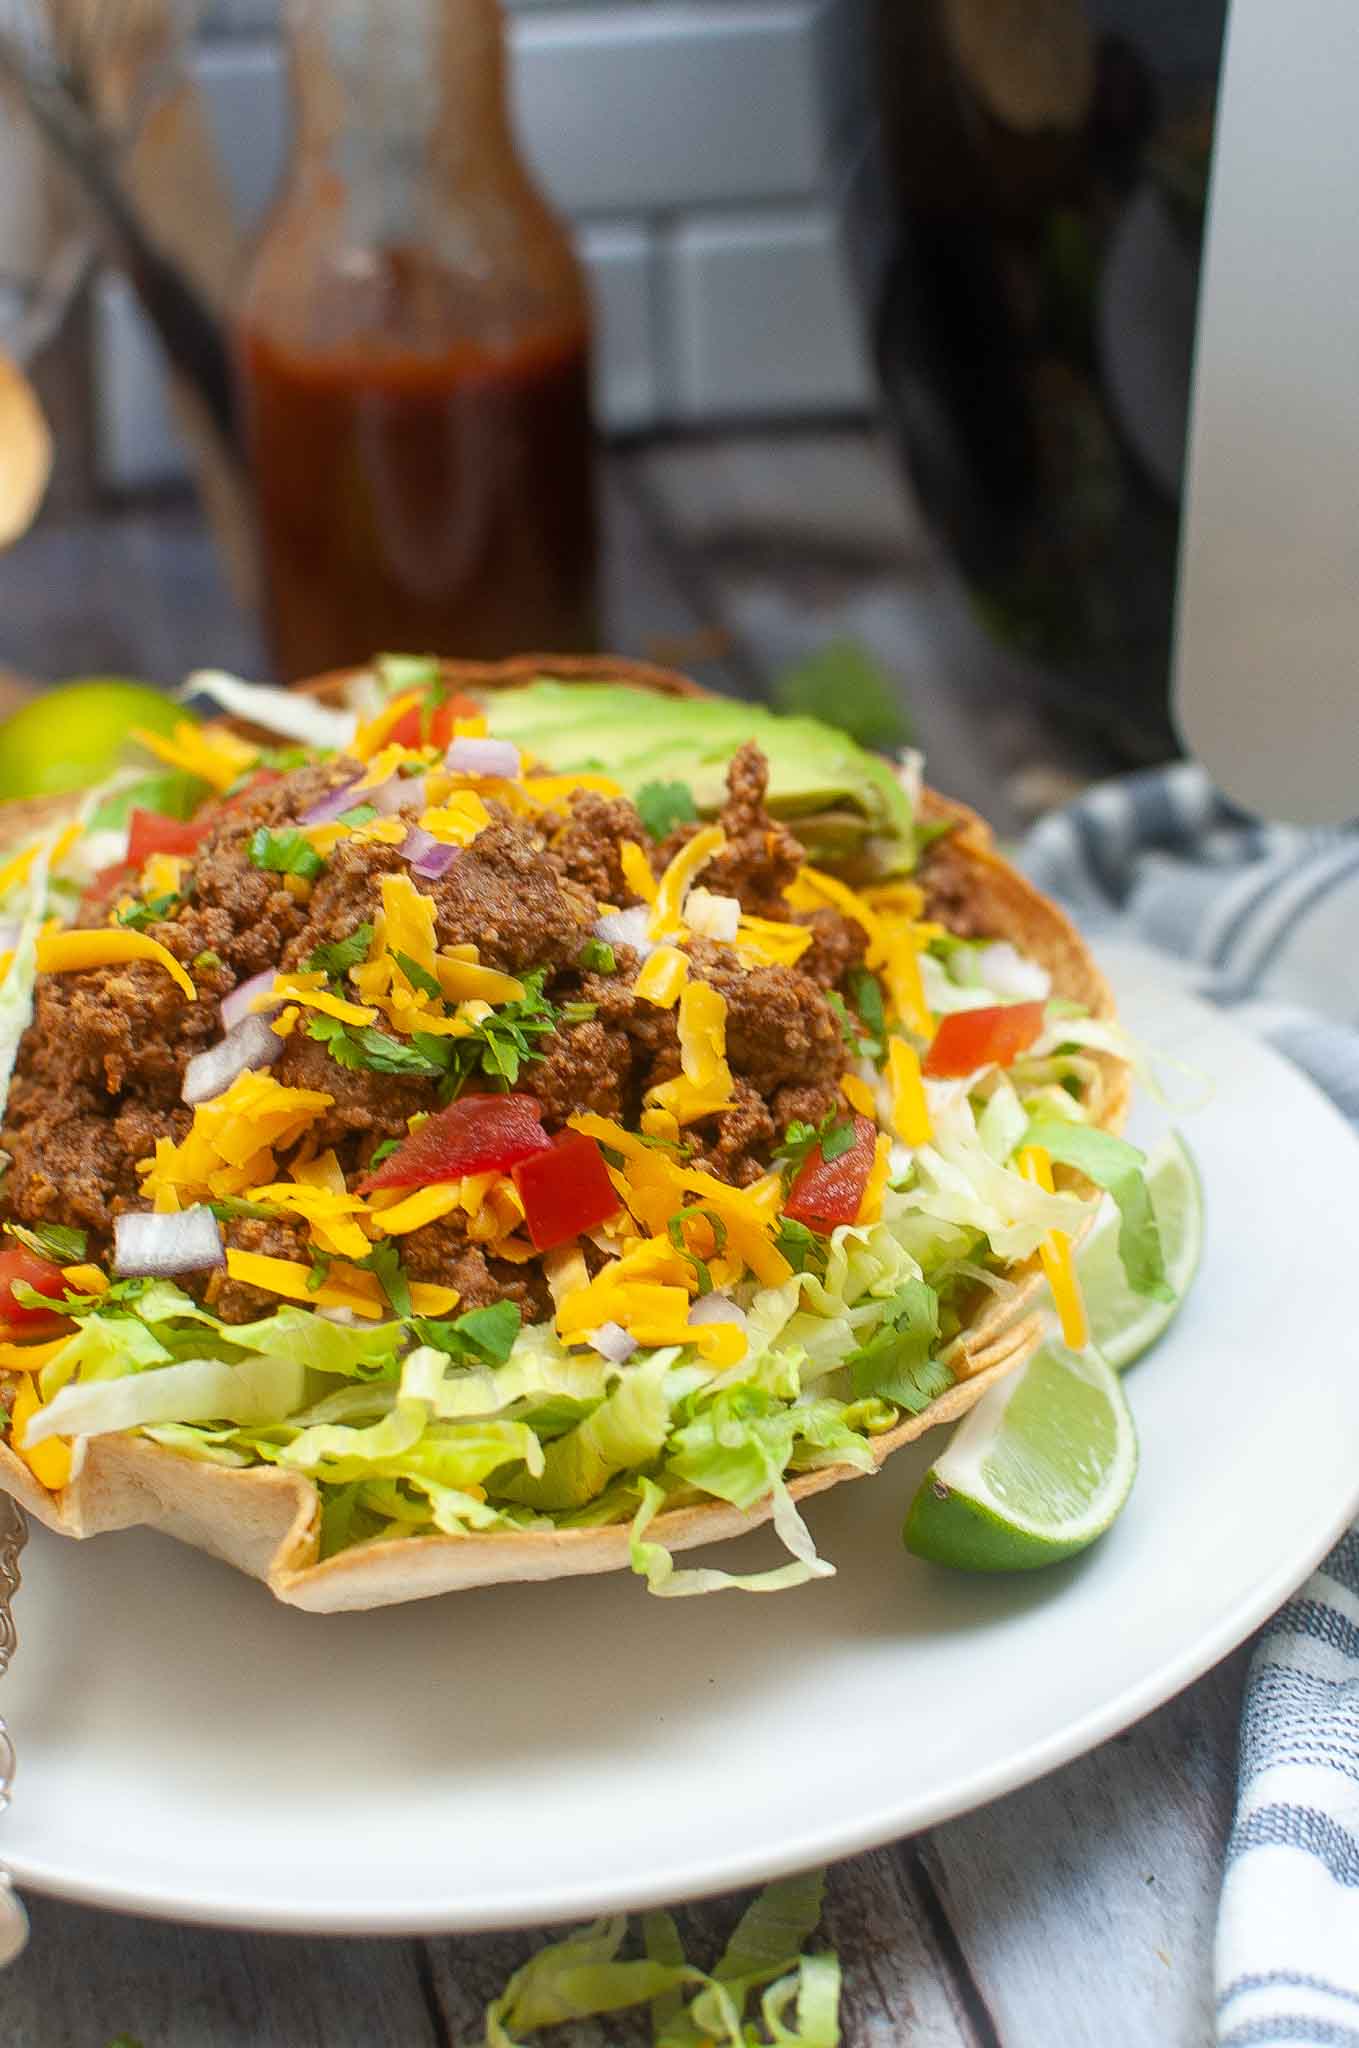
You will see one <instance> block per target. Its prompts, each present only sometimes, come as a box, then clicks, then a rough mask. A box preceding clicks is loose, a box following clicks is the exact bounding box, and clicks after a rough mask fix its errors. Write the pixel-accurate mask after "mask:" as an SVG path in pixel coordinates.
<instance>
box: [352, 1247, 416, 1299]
mask: <svg viewBox="0 0 1359 2048" xmlns="http://www.w3.org/2000/svg"><path fill="white" fill-rule="evenodd" d="M358 1263H359V1265H360V1266H362V1267H363V1268H364V1269H365V1271H367V1272H369V1273H376V1275H377V1279H378V1285H379V1286H380V1287H381V1289H382V1291H383V1293H384V1294H385V1295H386V1297H387V1300H388V1301H389V1302H390V1304H391V1306H392V1308H393V1310H394V1311H395V1313H396V1314H397V1315H399V1316H409V1315H410V1313H411V1286H410V1281H409V1280H408V1279H407V1278H406V1269H405V1267H404V1266H403V1265H402V1263H401V1253H400V1252H399V1250H398V1249H397V1247H396V1245H395V1244H394V1243H393V1242H392V1240H391V1238H390V1237H389V1238H384V1240H383V1242H382V1243H381V1244H375V1245H374V1246H373V1249H372V1251H370V1252H369V1254H368V1256H367V1258H366V1259H360V1260H359V1261H358Z"/></svg>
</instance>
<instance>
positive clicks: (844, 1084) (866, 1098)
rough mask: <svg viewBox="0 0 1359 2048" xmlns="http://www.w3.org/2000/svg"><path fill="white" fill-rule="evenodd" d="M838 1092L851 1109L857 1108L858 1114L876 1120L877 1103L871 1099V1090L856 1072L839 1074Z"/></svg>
mask: <svg viewBox="0 0 1359 2048" xmlns="http://www.w3.org/2000/svg"><path fill="white" fill-rule="evenodd" d="M840 1093H841V1094H842V1095H843V1096H844V1098H845V1101H846V1102H847V1103H848V1104H849V1106H850V1108H851V1109H857V1110H858V1112H859V1115H860V1116H871V1117H872V1118H873V1119H874V1121H875V1122H876V1121H877V1115H878V1105H877V1103H876V1102H875V1101H874V1099H873V1090H872V1089H871V1088H870V1087H869V1085H868V1083H867V1081H865V1080H863V1079H861V1077H860V1076H859V1075H858V1074H842V1075H841V1076H840Z"/></svg>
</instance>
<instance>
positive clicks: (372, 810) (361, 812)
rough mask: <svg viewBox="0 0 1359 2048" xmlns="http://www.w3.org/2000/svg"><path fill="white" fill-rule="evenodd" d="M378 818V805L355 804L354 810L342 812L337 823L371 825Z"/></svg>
mask: <svg viewBox="0 0 1359 2048" xmlns="http://www.w3.org/2000/svg"><path fill="white" fill-rule="evenodd" d="M376 816H377V805H376V804H355V805H354V807H353V809H352V810H348V811H341V813H340V815H339V817H338V818H337V819H336V820H335V822H336V824H337V825H353V826H358V825H371V824H372V822H373V820H374V818H375V817H376Z"/></svg>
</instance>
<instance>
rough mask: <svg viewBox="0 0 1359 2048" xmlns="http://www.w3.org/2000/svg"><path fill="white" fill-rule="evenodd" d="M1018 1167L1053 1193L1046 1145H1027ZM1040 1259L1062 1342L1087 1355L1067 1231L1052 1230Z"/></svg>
mask: <svg viewBox="0 0 1359 2048" xmlns="http://www.w3.org/2000/svg"><path fill="white" fill-rule="evenodd" d="M1015 1164H1016V1165H1017V1166H1018V1168H1019V1171H1020V1172H1021V1173H1022V1174H1023V1176H1024V1178H1025V1180H1029V1181H1032V1182H1033V1184H1034V1186H1035V1187H1040V1188H1042V1190H1043V1192H1044V1193H1045V1194H1049V1195H1050V1194H1051V1193H1052V1192H1053V1181H1052V1161H1051V1159H1050V1158H1049V1156H1048V1154H1047V1152H1046V1150H1045V1149H1044V1147H1043V1146H1042V1145H1026V1146H1025V1147H1024V1149H1023V1151H1022V1152H1021V1153H1020V1154H1019V1156H1018V1158H1017V1159H1016V1161H1015ZM1038 1255H1039V1257H1040V1258H1041V1260H1042V1262H1043V1271H1044V1273H1045V1274H1046V1276H1047V1283H1048V1286H1049V1287H1050V1288H1051V1289H1052V1298H1053V1300H1054V1302H1055V1303H1056V1304H1057V1314H1058V1317H1059V1318H1060V1320H1061V1325H1062V1342H1063V1343H1064V1344H1066V1345H1067V1346H1068V1347H1069V1348H1070V1349H1071V1350H1072V1351H1083V1350H1084V1349H1085V1347H1086V1345H1087V1344H1088V1343H1089V1342H1090V1321H1089V1318H1088V1316H1087V1315H1086V1312H1085V1297H1084V1296H1083V1295H1082V1293H1081V1283H1080V1281H1079V1279H1078V1278H1077V1277H1076V1267H1075V1262H1074V1261H1073V1259H1072V1256H1071V1239H1070V1238H1069V1237H1068V1236H1067V1234H1066V1232H1065V1231H1064V1230H1050V1231H1049V1232H1048V1234H1047V1236H1046V1238H1045V1239H1044V1240H1043V1243H1042V1244H1041V1245H1040V1246H1039V1253H1038Z"/></svg>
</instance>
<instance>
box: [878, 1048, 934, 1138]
mask: <svg viewBox="0 0 1359 2048" xmlns="http://www.w3.org/2000/svg"><path fill="white" fill-rule="evenodd" d="M887 1077H888V1080H889V1081H890V1082H891V1086H892V1129H893V1130H894V1131H895V1132H896V1134H897V1136H898V1137H899V1138H900V1139H901V1141H902V1143H903V1144H906V1145H928V1144H929V1142H930V1136H931V1126H930V1107H929V1103H928V1102H927V1101H926V1099H925V1083H924V1080H923V1078H922V1076H921V1072H920V1055H919V1053H918V1052H917V1051H916V1049H915V1047H914V1046H913V1045H911V1044H909V1043H908V1042H907V1040H906V1039H904V1038H896V1037H892V1038H889V1039H888V1041H887Z"/></svg>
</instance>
